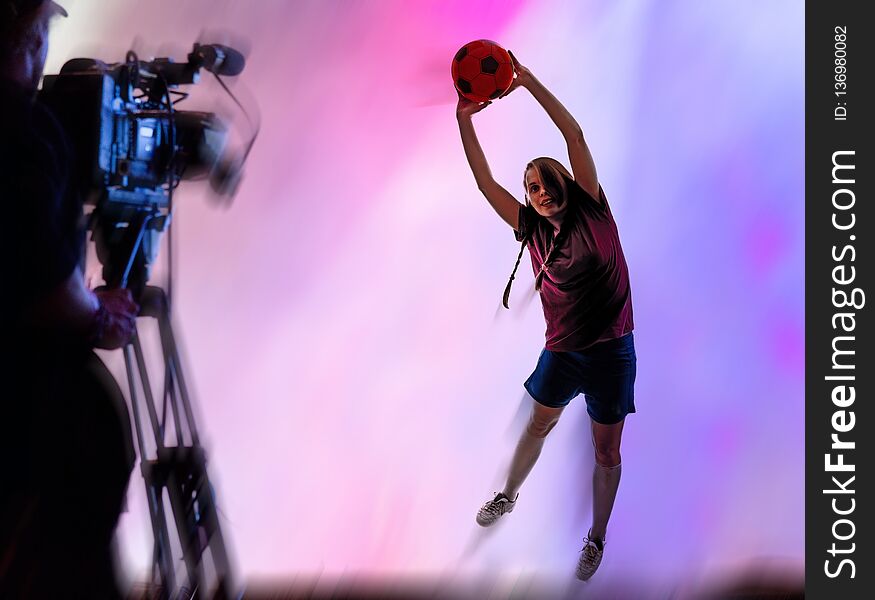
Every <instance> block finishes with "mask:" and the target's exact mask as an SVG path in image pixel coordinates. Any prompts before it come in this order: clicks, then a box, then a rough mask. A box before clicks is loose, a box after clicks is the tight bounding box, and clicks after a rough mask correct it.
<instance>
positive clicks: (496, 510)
mask: <svg viewBox="0 0 875 600" xmlns="http://www.w3.org/2000/svg"><path fill="white" fill-rule="evenodd" d="M509 503H510V500H508V499H507V498H499V499H498V500H490V501H489V503H488V504H487V505H486V506H485V507H484V508H483V512H485V513H487V514H488V515H489V516H490V517H494V516H498V515H501V514H502V512H503V511H502V508H501V505H504V506H508V504H509Z"/></svg>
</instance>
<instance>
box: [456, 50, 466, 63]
mask: <svg viewBox="0 0 875 600" xmlns="http://www.w3.org/2000/svg"><path fill="white" fill-rule="evenodd" d="M466 56H468V46H462V47H461V48H460V49H459V51H458V52H456V62H459V61H461V60H462V59H463V58H465V57H466Z"/></svg>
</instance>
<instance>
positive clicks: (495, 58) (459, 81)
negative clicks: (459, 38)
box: [453, 40, 513, 102]
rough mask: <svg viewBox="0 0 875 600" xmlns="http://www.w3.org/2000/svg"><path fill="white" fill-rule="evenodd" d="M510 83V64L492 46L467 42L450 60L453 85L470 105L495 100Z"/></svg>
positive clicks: (501, 50)
mask: <svg viewBox="0 0 875 600" xmlns="http://www.w3.org/2000/svg"><path fill="white" fill-rule="evenodd" d="M512 82H513V61H512V60H511V59H510V54H508V52H507V50H505V49H504V48H502V47H501V46H499V45H498V44H496V43H495V42H492V41H490V40H477V41H474V42H468V43H467V44H465V45H464V46H462V47H461V48H460V49H459V51H458V52H456V56H455V57H453V85H455V86H456V89H457V90H459V93H460V94H462V95H463V96H464V97H465V98H467V99H468V100H471V101H472V102H486V101H487V100H495V99H496V98H498V97H499V96H501V95H502V94H503V93H505V92H506V91H507V89H508V88H509V87H510V84H511V83H512Z"/></svg>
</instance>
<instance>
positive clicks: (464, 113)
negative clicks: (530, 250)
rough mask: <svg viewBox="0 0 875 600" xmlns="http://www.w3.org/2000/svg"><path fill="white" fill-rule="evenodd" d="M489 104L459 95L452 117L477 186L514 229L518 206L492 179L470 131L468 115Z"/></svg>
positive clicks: (472, 130) (516, 221)
mask: <svg viewBox="0 0 875 600" xmlns="http://www.w3.org/2000/svg"><path fill="white" fill-rule="evenodd" d="M489 104H490V103H489V102H485V103H483V104H477V103H476V102H471V101H470V100H467V99H466V98H463V97H462V96H459V104H458V105H457V106H456V118H457V119H458V121H459V133H460V134H461V136H462V146H463V147H464V148H465V156H466V157H467V158H468V165H470V167H471V171H472V172H473V173H474V179H475V180H476V181H477V187H478V188H479V189H480V191H481V192H482V193H483V195H484V196H486V200H488V201H489V204H490V205H492V208H494V209H495V212H497V213H498V216H499V217H501V218H502V219H504V221H505V223H507V224H508V225H510V226H511V227H513V228H514V229H519V218H520V206H522V205H521V204H520V202H519V201H518V200H517V199H516V198H514V197H513V195H512V194H511V193H510V192H508V191H507V190H506V189H504V188H503V187H502V186H501V185H500V184H499V183H498V182H497V181H495V179H493V177H492V171H490V170H489V163H488V162H487V161H486V155H485V154H484V153H483V148H481V147H480V141H479V140H478V139H477V134H476V133H475V132H474V123H473V122H472V120H471V116H472V115H473V114H474V113H477V112H480V111H481V110H483V109H484V108H486V107H487V106H488V105H489Z"/></svg>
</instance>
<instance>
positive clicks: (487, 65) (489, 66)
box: [480, 56, 498, 75]
mask: <svg viewBox="0 0 875 600" xmlns="http://www.w3.org/2000/svg"><path fill="white" fill-rule="evenodd" d="M480 70H481V71H482V72H483V73H489V74H490V75H495V72H496V71H497V70H498V61H497V60H495V57H492V56H487V57H486V58H484V59H483V60H481V61H480Z"/></svg>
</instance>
